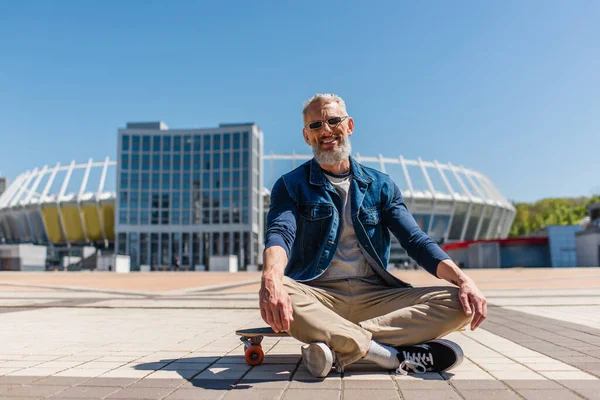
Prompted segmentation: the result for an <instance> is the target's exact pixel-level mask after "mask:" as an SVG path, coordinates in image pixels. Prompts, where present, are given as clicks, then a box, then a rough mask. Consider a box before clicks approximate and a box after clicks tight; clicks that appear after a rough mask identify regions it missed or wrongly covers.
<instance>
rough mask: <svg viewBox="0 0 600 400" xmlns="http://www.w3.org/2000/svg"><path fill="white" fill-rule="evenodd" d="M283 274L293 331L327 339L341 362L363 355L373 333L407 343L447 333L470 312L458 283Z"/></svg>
mask: <svg viewBox="0 0 600 400" xmlns="http://www.w3.org/2000/svg"><path fill="white" fill-rule="evenodd" d="M283 279H284V280H283V283H284V286H285V288H286V290H287V292H288V294H289V295H290V297H291V300H292V307H293V310H294V315H293V316H294V321H292V323H291V327H290V334H291V335H292V336H293V337H294V338H296V339H298V340H300V341H301V342H304V343H312V342H324V343H325V344H327V345H328V346H329V347H330V348H331V349H332V350H333V351H335V353H336V356H337V359H338V362H339V364H340V366H341V367H344V366H346V365H348V364H351V363H353V362H354V361H357V360H359V359H360V358H362V357H364V356H365V355H366V354H367V352H368V350H369V346H370V345H371V339H373V340H375V341H377V342H379V343H383V344H387V345H391V346H409V345H413V344H418V343H423V342H425V341H427V340H431V339H435V338H440V337H442V336H445V335H447V334H448V333H450V332H453V331H455V330H457V329H460V328H461V327H463V326H464V325H465V324H467V323H468V322H469V320H470V318H471V317H468V316H467V315H466V314H465V313H464V311H463V309H462V305H461V303H460V300H459V298H458V288H455V287H445V286H439V287H426V288H393V287H390V286H386V285H385V284H383V283H368V282H364V281H361V280H359V279H342V280H338V281H332V282H326V283H325V282H323V283H312V282H311V285H310V286H309V285H307V284H304V283H300V282H296V281H294V280H293V279H290V278H288V277H284V278H283ZM317 285H318V286H317Z"/></svg>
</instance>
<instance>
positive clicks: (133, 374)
mask: <svg viewBox="0 0 600 400" xmlns="http://www.w3.org/2000/svg"><path fill="white" fill-rule="evenodd" d="M82 371H91V370H82ZM151 373H152V371H143V370H133V369H125V368H117V369H113V370H111V371H108V372H106V373H104V374H102V375H101V376H102V377H103V378H140V379H141V378H143V377H144V376H146V375H149V374H151Z"/></svg>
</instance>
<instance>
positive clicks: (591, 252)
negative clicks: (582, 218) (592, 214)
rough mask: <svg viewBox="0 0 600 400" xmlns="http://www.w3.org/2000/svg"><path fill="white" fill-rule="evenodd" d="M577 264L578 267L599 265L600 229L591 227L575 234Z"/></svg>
mask: <svg viewBox="0 0 600 400" xmlns="http://www.w3.org/2000/svg"><path fill="white" fill-rule="evenodd" d="M575 246H576V248H577V265H578V266H580V267H598V266H600V230H596V229H591V230H586V231H581V232H577V233H576V234H575Z"/></svg>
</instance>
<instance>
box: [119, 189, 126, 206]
mask: <svg viewBox="0 0 600 400" xmlns="http://www.w3.org/2000/svg"><path fill="white" fill-rule="evenodd" d="M119 203H121V207H127V192H121V193H119Z"/></svg>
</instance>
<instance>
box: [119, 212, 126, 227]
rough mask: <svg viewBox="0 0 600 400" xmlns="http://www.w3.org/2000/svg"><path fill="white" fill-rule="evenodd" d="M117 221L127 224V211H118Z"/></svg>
mask: <svg viewBox="0 0 600 400" xmlns="http://www.w3.org/2000/svg"><path fill="white" fill-rule="evenodd" d="M119 223H120V224H127V211H119Z"/></svg>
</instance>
